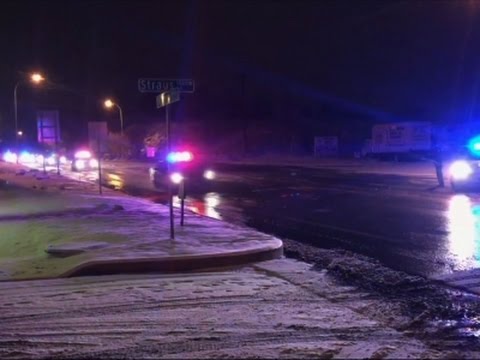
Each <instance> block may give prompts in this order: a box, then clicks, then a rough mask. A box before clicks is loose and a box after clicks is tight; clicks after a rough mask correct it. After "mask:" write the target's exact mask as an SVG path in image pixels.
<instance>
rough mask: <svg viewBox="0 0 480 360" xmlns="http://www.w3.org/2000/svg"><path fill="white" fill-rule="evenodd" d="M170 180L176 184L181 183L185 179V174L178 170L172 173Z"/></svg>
mask: <svg viewBox="0 0 480 360" xmlns="http://www.w3.org/2000/svg"><path fill="white" fill-rule="evenodd" d="M170 180H171V181H172V182H173V183H174V184H180V183H181V182H182V181H183V175H182V174H180V173H178V172H175V173H173V174H171V175H170Z"/></svg>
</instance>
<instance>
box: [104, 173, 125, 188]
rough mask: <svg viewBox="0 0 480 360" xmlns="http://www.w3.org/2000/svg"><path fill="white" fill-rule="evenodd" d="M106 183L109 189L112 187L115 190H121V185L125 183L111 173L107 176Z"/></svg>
mask: <svg viewBox="0 0 480 360" xmlns="http://www.w3.org/2000/svg"><path fill="white" fill-rule="evenodd" d="M107 183H108V185H109V186H110V187H113V188H115V189H122V188H123V185H124V184H125V182H124V181H123V179H122V178H121V177H120V176H119V175H117V174H112V173H108V174H107Z"/></svg>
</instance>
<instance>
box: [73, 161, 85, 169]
mask: <svg viewBox="0 0 480 360" xmlns="http://www.w3.org/2000/svg"><path fill="white" fill-rule="evenodd" d="M75 167H76V168H77V169H78V170H83V169H85V160H75Z"/></svg>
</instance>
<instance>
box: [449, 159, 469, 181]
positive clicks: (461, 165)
mask: <svg viewBox="0 0 480 360" xmlns="http://www.w3.org/2000/svg"><path fill="white" fill-rule="evenodd" d="M472 172H473V170H472V167H471V166H470V165H469V164H468V162H466V161H464V160H458V161H455V162H454V163H453V164H452V166H450V175H451V176H452V177H453V178H454V179H455V180H465V179H467V178H468V177H469V176H470V175H471V174H472Z"/></svg>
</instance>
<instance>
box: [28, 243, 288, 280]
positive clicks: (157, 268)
mask: <svg viewBox="0 0 480 360" xmlns="http://www.w3.org/2000/svg"><path fill="white" fill-rule="evenodd" d="M278 242H279V243H278V246H276V247H271V248H263V249H254V250H246V251H245V250H243V251H233V252H226V253H218V254H202V255H187V256H165V257H157V258H155V257H151V258H137V259H112V260H92V261H87V262H84V263H81V264H79V265H77V266H75V267H73V268H72V269H70V270H68V271H66V272H64V273H63V274H61V275H59V276H56V277H55V278H65V277H74V276H87V275H111V274H119V273H123V274H124V273H130V274H133V273H143V272H164V273H172V272H187V271H195V270H206V269H214V268H223V267H228V266H238V265H245V264H249V263H254V262H259V261H266V260H273V259H280V258H282V257H283V243H282V242H281V241H280V240H279V241H278ZM22 280H23V279H22Z"/></svg>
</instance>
